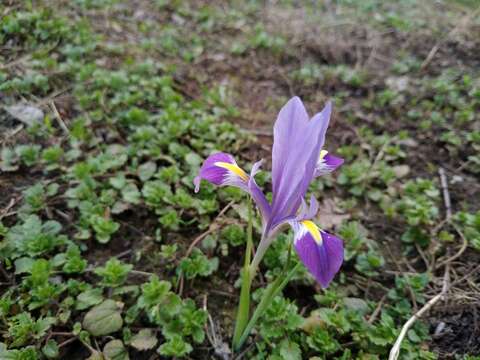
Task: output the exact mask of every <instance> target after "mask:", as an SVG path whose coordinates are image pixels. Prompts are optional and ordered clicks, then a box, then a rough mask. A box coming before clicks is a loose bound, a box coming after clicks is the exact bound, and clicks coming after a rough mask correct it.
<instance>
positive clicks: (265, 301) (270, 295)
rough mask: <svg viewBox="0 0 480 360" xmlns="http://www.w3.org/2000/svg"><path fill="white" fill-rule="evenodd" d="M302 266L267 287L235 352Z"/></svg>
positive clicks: (281, 275) (296, 266) (296, 267)
mask: <svg viewBox="0 0 480 360" xmlns="http://www.w3.org/2000/svg"><path fill="white" fill-rule="evenodd" d="M300 266H301V263H300V262H299V263H297V265H295V267H294V268H293V269H292V270H290V272H289V273H288V274H287V275H286V276H284V272H282V273H281V274H280V276H279V277H278V278H277V279H276V280H275V281H274V282H273V283H271V284H270V285H268V286H267V289H266V290H265V292H264V293H263V296H262V299H261V300H260V303H259V304H258V306H257V308H256V309H255V311H254V312H253V315H252V318H251V319H250V321H249V322H248V324H247V326H246V327H245V330H244V331H243V334H242V336H241V337H240V340H239V341H238V342H236V343H234V344H235V345H236V346H234V350H235V351H236V350H238V349H240V348H241V347H242V345H243V343H244V342H245V340H247V337H248V335H249V334H250V332H251V331H252V329H253V327H254V326H255V324H256V322H257V321H258V319H259V318H260V316H262V315H263V313H264V312H265V310H267V307H268V306H269V305H270V303H271V302H272V300H273V299H274V298H275V296H277V295H278V294H279V293H280V292H281V291H282V290H283V288H284V287H285V286H286V285H287V284H288V282H289V281H290V279H291V278H292V276H293V275H294V274H295V272H296V271H297V269H298V268H299V267H300Z"/></svg>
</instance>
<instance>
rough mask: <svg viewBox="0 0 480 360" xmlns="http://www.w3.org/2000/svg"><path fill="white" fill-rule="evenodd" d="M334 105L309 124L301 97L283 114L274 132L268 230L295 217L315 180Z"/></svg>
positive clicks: (289, 103)
mask: <svg viewBox="0 0 480 360" xmlns="http://www.w3.org/2000/svg"><path fill="white" fill-rule="evenodd" d="M330 113H331V104H330V103H328V104H327V105H326V106H325V108H324V109H323V111H322V112H321V113H319V114H317V115H315V116H314V117H313V118H312V119H311V120H310V121H308V114H307V112H306V110H305V107H304V106H303V103H302V102H301V100H300V99H299V98H298V97H294V98H292V99H291V100H290V101H289V102H288V103H287V104H286V105H285V106H284V107H283V108H282V110H281V111H280V113H279V115H278V118H277V121H276V123H275V128H274V144H273V152H272V192H273V200H272V216H271V218H270V222H269V225H268V227H269V228H273V227H275V226H276V225H278V224H279V223H281V222H283V221H285V220H287V219H289V218H292V217H294V216H295V214H296V212H297V210H298V208H299V206H300V205H301V201H302V198H303V197H304V195H305V192H306V191H307V188H308V186H309V185H310V182H311V181H312V178H313V176H314V171H315V167H316V164H317V162H318V154H320V149H321V146H322V145H323V143H324V140H325V132H326V130H327V127H328V122H329V120H330Z"/></svg>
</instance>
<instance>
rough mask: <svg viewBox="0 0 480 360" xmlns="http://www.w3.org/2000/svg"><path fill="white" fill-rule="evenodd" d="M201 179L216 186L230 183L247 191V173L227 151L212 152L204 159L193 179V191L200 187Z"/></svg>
mask: <svg viewBox="0 0 480 360" xmlns="http://www.w3.org/2000/svg"><path fill="white" fill-rule="evenodd" d="M202 179H204V180H207V181H208V182H211V183H212V184H215V185H218V186H222V185H232V186H237V187H239V188H241V189H243V190H246V191H248V186H247V183H248V176H247V174H245V172H244V171H243V170H242V169H241V168H239V167H238V165H237V163H236V161H235V159H234V158H233V156H232V155H230V154H227V153H222V152H219V153H215V154H212V155H210V156H209V157H208V158H207V159H206V160H205V161H204V163H203V165H202V167H201V168H200V173H199V175H198V176H197V177H195V179H194V180H193V183H194V184H195V192H198V190H199V189H200V181H201V180H202Z"/></svg>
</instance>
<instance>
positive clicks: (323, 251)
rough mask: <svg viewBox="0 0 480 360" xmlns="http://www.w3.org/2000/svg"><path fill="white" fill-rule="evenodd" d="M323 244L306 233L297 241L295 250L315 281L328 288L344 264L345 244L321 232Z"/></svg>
mask: <svg viewBox="0 0 480 360" xmlns="http://www.w3.org/2000/svg"><path fill="white" fill-rule="evenodd" d="M320 234H321V242H318V241H316V240H315V238H314V236H313V235H312V233H310V232H308V231H305V232H304V233H303V235H302V236H301V237H300V238H298V239H297V240H296V241H295V250H296V252H297V254H298V257H299V258H300V260H301V261H302V262H303V263H304V264H305V267H306V268H307V269H308V271H309V272H310V273H311V274H312V275H313V277H314V278H315V280H316V281H317V282H318V283H320V285H322V287H323V288H326V287H327V286H328V285H329V284H330V282H331V281H332V279H333V278H334V276H335V274H336V273H337V272H338V270H340V266H341V265H342V262H343V243H342V240H340V239H339V238H337V237H335V236H333V235H331V234H329V233H326V232H323V231H320Z"/></svg>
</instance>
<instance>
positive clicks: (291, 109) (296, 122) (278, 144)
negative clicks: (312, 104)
mask: <svg viewBox="0 0 480 360" xmlns="http://www.w3.org/2000/svg"><path fill="white" fill-rule="evenodd" d="M308 120H309V117H308V114H307V111H306V110H305V107H304V106H303V103H302V101H301V100H300V98H299V97H297V96H295V97H293V98H291V99H290V100H289V101H288V102H287V103H286V104H285V105H284V106H283V107H282V109H281V110H280V112H279V113H278V117H277V121H276V122H275V125H274V127H273V148H272V192H273V193H274V194H276V193H278V192H279V189H280V185H281V180H282V178H283V176H284V174H285V173H286V172H287V171H286V170H288V169H285V167H286V164H287V160H288V159H289V158H290V155H291V152H292V150H293V146H294V145H295V144H296V143H297V142H298V141H299V140H300V139H299V138H300V135H301V134H302V133H304V131H305V130H306V128H307V126H308Z"/></svg>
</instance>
